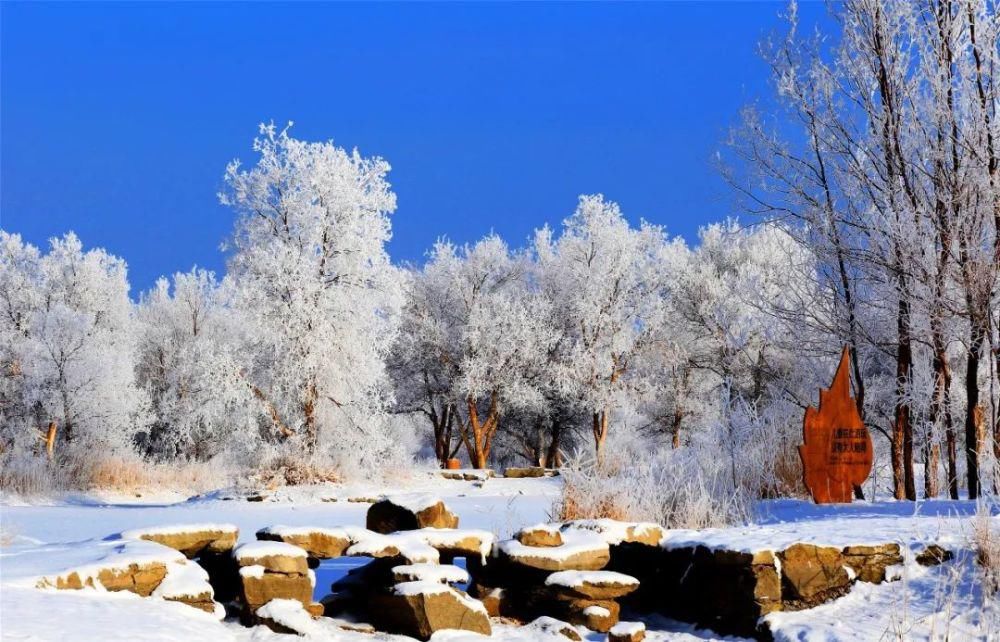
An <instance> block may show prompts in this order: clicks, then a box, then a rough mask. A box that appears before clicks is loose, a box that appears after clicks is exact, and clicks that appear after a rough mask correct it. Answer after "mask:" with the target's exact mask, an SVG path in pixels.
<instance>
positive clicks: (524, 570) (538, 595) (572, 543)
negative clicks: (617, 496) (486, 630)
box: [473, 524, 639, 633]
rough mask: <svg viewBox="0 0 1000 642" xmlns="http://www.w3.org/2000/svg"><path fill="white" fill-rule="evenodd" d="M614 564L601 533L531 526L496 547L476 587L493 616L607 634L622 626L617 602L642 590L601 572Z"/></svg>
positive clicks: (629, 580) (618, 576)
mask: <svg viewBox="0 0 1000 642" xmlns="http://www.w3.org/2000/svg"><path fill="white" fill-rule="evenodd" d="M564 535H565V538H564ZM610 559H611V558H610V549H609V546H608V543H607V542H606V541H605V540H604V539H603V538H602V537H601V536H600V535H599V534H598V533H595V532H591V531H587V530H583V529H573V530H568V531H563V530H561V529H560V526H559V525H557V524H542V525H538V526H532V527H529V528H524V529H522V530H520V531H519V532H518V533H516V534H515V536H514V539H511V540H507V541H505V542H500V543H498V544H497V545H496V546H495V548H494V551H493V556H492V558H491V560H490V563H489V564H487V565H486V566H485V567H483V568H482V569H478V571H479V572H478V573H477V574H476V575H477V577H476V582H475V584H474V585H473V588H474V591H475V594H476V595H477V596H480V597H481V599H483V601H484V603H485V604H486V607H487V609H489V610H490V613H491V614H493V615H504V616H507V617H513V618H516V619H519V620H524V621H526V620H530V619H533V618H537V617H540V616H553V617H556V618H559V619H561V620H565V621H567V622H569V623H571V624H578V625H583V626H585V627H587V628H588V629H591V630H594V631H599V632H602V633H606V632H607V631H608V630H610V629H611V627H612V626H614V625H615V624H616V623H617V622H618V615H619V612H620V606H619V603H618V599H619V598H621V597H624V596H625V595H627V594H629V593H631V592H632V591H634V590H635V589H636V588H638V586H639V582H638V580H636V579H635V578H633V577H630V576H628V575H624V574H622V573H614V572H610V571H603V570H601V569H603V568H604V567H605V566H606V565H607V564H608V562H609V561H610Z"/></svg>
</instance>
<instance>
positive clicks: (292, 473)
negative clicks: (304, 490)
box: [250, 453, 341, 490]
mask: <svg viewBox="0 0 1000 642" xmlns="http://www.w3.org/2000/svg"><path fill="white" fill-rule="evenodd" d="M250 481H251V483H252V484H253V485H254V486H256V487H258V488H266V489H268V490H274V489H276V488H280V487H282V486H304V485H307V484H322V483H336V482H339V481H341V475H340V472H339V471H338V470H336V469H335V468H333V467H332V466H325V465H321V464H317V463H315V462H313V461H310V460H309V459H308V458H306V457H304V456H302V455H297V456H296V455H293V454H290V453H279V454H276V455H274V456H273V457H271V458H269V459H268V461H267V462H265V463H264V464H263V465H262V466H261V467H260V470H259V472H256V473H254V474H253V475H252V476H251V479H250Z"/></svg>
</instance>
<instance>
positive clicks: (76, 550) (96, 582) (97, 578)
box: [3, 539, 186, 596]
mask: <svg viewBox="0 0 1000 642" xmlns="http://www.w3.org/2000/svg"><path fill="white" fill-rule="evenodd" d="M183 561H186V558H185V557H184V555H183V554H181V553H180V552H178V551H176V550H174V549H172V548H169V547H167V546H163V545H161V544H157V543H156V542H149V541H144V540H118V539H115V540H87V541H84V542H78V543H73V544H45V545H41V546H30V547H18V548H17V549H15V550H14V551H11V552H7V551H5V552H4V555H3V577H4V583H5V584H13V585H19V586H52V587H55V588H68V589H78V588H83V587H94V588H103V589H105V590H109V591H120V590H130V591H132V592H135V593H139V594H140V595H144V596H147V595H149V594H150V593H152V592H153V590H154V589H155V588H156V587H157V586H158V585H159V583H160V582H161V581H163V578H164V577H166V574H167V566H168V565H171V564H177V563H179V562H183Z"/></svg>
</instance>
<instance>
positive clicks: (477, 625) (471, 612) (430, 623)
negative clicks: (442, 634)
mask: <svg viewBox="0 0 1000 642" xmlns="http://www.w3.org/2000/svg"><path fill="white" fill-rule="evenodd" d="M371 617H372V624H374V625H375V628H376V629H378V630H380V631H387V632H389V633H399V634H402V635H409V636H411V637H415V638H418V639H421V640H427V639H428V638H430V636H431V635H433V634H434V632H435V631H440V630H442V629H460V630H464V631H472V632H475V633H482V634H484V635H490V633H491V629H490V621H489V616H488V615H487V612H486V608H485V607H484V606H483V605H482V603H481V602H479V601H478V600H475V599H473V598H471V597H469V596H468V595H466V594H465V593H463V592H461V591H458V590H456V589H453V588H451V587H449V586H446V585H443V584H440V583H437V582H404V583H402V584H397V585H396V586H395V587H393V589H392V590H391V591H390V592H389V593H388V594H384V595H378V596H376V597H374V598H373V599H372V609H371Z"/></svg>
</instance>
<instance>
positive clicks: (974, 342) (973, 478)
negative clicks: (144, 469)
mask: <svg viewBox="0 0 1000 642" xmlns="http://www.w3.org/2000/svg"><path fill="white" fill-rule="evenodd" d="M970 335H971V336H970V337H969V354H968V356H967V360H966V362H965V399H966V403H965V465H966V469H967V474H968V484H967V485H968V487H969V499H977V498H978V497H979V441H980V436H979V433H980V427H979V425H978V424H979V423H981V421H977V419H981V418H980V417H977V413H979V412H980V411H979V410H977V409H978V407H979V356H980V354H981V352H982V349H983V341H984V338H985V337H984V336H983V331H982V328H981V327H980V324H979V323H977V322H976V320H975V319H972V327H971V330H970Z"/></svg>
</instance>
